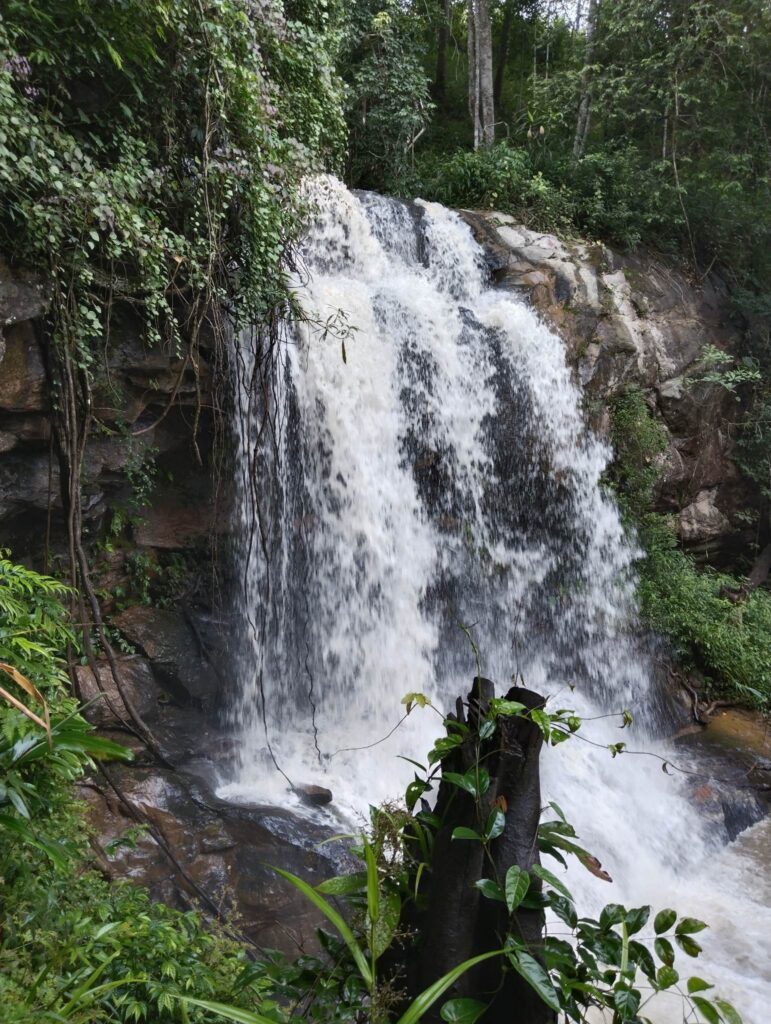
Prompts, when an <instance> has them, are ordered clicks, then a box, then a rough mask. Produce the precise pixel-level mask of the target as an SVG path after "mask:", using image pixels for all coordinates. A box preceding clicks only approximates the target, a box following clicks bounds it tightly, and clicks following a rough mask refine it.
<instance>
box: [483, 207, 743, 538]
mask: <svg viewBox="0 0 771 1024" xmlns="http://www.w3.org/2000/svg"><path fill="white" fill-rule="evenodd" d="M463 216H464V217H465V218H466V220H467V221H468V223H469V224H470V226H471V228H472V230H473V231H474V233H475V235H476V237H477V239H478V241H479V242H480V243H481V244H482V246H483V247H484V250H485V253H486V256H487V261H488V264H489V267H490V270H491V273H492V276H493V279H494V280H495V282H496V283H497V284H498V285H499V286H500V287H504V288H510V289H512V290H514V291H517V292H519V293H521V294H522V295H523V296H525V297H526V298H528V299H529V301H531V302H532V303H533V305H534V306H535V307H536V308H537V309H538V310H539V311H540V312H541V313H542V314H543V316H544V318H545V319H546V320H547V321H548V322H549V323H550V324H551V325H552V326H554V327H555V328H556V329H557V330H558V331H559V333H560V334H561V336H562V337H563V339H564V341H565V345H566V348H567V352H568V358H569V360H570V362H571V364H572V365H573V367H574V368H575V372H576V377H577V380H578V381H579V382H580V384H581V386H582V388H583V390H584V393H585V396H586V408H587V412H588V414H589V416H590V419H591V421H592V424H593V426H594V427H595V429H596V430H598V431H599V432H600V433H602V432H607V431H608V430H609V425H610V420H609V407H610V406H611V404H612V403H613V401H614V399H616V398H617V397H618V396H619V395H620V394H621V393H622V392H623V391H624V390H626V389H627V388H629V387H630V386H636V387H639V388H640V389H641V390H642V391H643V392H644V393H645V395H646V398H647V401H648V404H649V406H650V408H651V410H652V412H654V413H655V415H656V416H657V418H658V420H659V421H660V423H661V424H662V425H663V426H664V428H665V430H666V436H667V451H666V452H665V454H664V456H663V457H662V470H663V471H662V474H661V478H660V481H659V485H658V492H657V501H658V506H659V508H660V510H661V511H666V512H670V513H672V514H673V515H674V516H675V517H676V520H677V524H678V528H679V532H680V537H681V540H682V541H683V543H684V544H686V545H689V546H694V547H698V548H699V549H700V550H701V551H703V552H705V553H708V554H710V555H713V556H714V555H716V554H718V553H719V550H720V548H721V546H728V547H729V548H730V547H731V546H732V545H734V544H739V543H741V542H742V534H743V531H744V530H745V529H746V526H745V524H744V523H743V522H742V521H741V520H740V519H737V518H736V513H737V511H739V510H740V509H741V508H743V507H746V505H747V504H748V503H750V502H751V498H750V497H749V495H748V494H747V493H746V492H745V489H744V485H743V484H742V482H741V479H740V474H739V472H738V471H737V468H736V466H735V464H734V462H733V452H734V443H735V439H736V435H737V432H738V430H737V425H738V422H739V420H740V417H741V415H742V412H743V409H742V405H741V403H740V402H738V401H737V400H736V398H735V397H734V396H733V395H731V394H729V393H727V392H726V391H725V390H724V389H722V388H720V387H718V386H715V385H709V384H699V383H697V382H696V378H698V377H699V375H700V373H699V371H700V361H701V359H702V355H703V353H704V351H705V349H707V347H708V346H714V347H715V348H717V349H720V350H722V351H724V352H726V353H728V354H729V355H730V354H731V353H733V352H735V351H736V349H737V345H738V342H739V340H740V330H741V328H740V325H738V324H737V323H735V322H733V321H732V319H731V314H730V310H729V301H728V299H729V296H728V294H727V291H726V289H725V287H724V286H723V284H722V283H721V281H720V280H719V279H718V278H717V277H715V276H713V275H708V276H707V277H706V278H705V279H704V280H703V281H700V282H696V283H694V282H693V281H692V280H690V279H689V278H688V276H687V275H686V274H685V273H684V272H682V271H680V270H678V269H676V268H673V267H671V266H667V265H666V264H665V263H663V262H662V261H660V260H657V259H654V258H652V257H650V256H645V255H639V256H627V255H620V254H618V253H615V252H613V251H612V250H611V249H609V248H607V246H604V245H601V244H592V243H589V242H583V241H572V242H571V241H566V240H563V239H560V238H557V237H556V236H554V235H549V234H539V233H537V232H534V231H530V230H528V229H527V228H524V227H522V226H520V225H517V224H516V223H515V222H514V221H513V219H512V218H511V217H509V216H507V215H505V214H500V213H464V214H463Z"/></svg>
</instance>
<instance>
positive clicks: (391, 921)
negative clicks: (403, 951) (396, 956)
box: [371, 891, 402, 960]
mask: <svg viewBox="0 0 771 1024" xmlns="http://www.w3.org/2000/svg"><path fill="white" fill-rule="evenodd" d="M401 911H402V901H401V899H400V898H399V894H398V892H393V891H389V892H386V893H384V894H382V895H381V897H380V916H379V917H378V919H377V921H376V922H375V927H374V929H373V943H372V944H373V948H372V951H371V952H372V954H373V955H374V957H375V959H376V960H377V959H378V958H379V957H381V956H382V955H383V953H385V951H386V950H387V949H388V947H389V946H390V945H391V943H392V942H393V938H394V934H395V932H396V929H397V928H398V927H399V918H400V916H401Z"/></svg>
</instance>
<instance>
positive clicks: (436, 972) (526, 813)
mask: <svg viewBox="0 0 771 1024" xmlns="http://www.w3.org/2000/svg"><path fill="white" fill-rule="evenodd" d="M493 696H494V688H493V684H492V683H491V682H490V681H489V680H487V679H477V680H475V682H474V688H473V689H472V691H471V693H470V694H469V696H468V718H467V720H468V724H469V726H470V727H471V730H472V732H471V734H470V736H469V738H468V739H467V740H466V741H465V742H464V744H463V745H462V746H461V747H459V748H457V749H456V750H455V751H454V752H453V754H452V755H451V756H450V757H448V758H446V759H445V762H444V765H443V771H454V772H459V773H463V772H465V771H467V770H468V769H469V768H470V767H471V766H472V765H473V764H477V763H479V762H480V761H481V762H482V763H483V764H484V766H485V768H486V769H487V771H488V772H489V774H490V779H491V782H490V787H489V789H488V790H487V792H486V793H485V794H484V796H483V797H482V798H481V800H480V801H476V800H475V798H474V797H473V796H472V795H471V794H469V793H466V792H465V791H463V790H460V789H459V788H458V787H457V786H454V785H452V784H450V783H448V782H444V781H443V782H442V784H441V786H440V788H439V794H438V798H437V803H436V809H435V813H436V815H437V817H439V818H440V819H441V820H442V824H441V826H440V827H439V829H438V831H437V833H436V837H435V840H434V847H433V853H432V857H431V860H432V864H431V876H430V877H431V882H430V888H429V891H428V903H427V907H426V909H425V911H424V912H423V913H422V914H421V919H420V920H419V921H418V922H417V924H418V927H419V929H420V932H421V934H422V944H421V952H420V954H419V957H420V958H419V961H418V963H417V965H416V968H417V969H416V972H415V976H414V978H413V979H412V986H411V987H413V988H415V990H416V991H420V990H422V989H424V988H425V987H427V986H428V985H430V984H432V983H433V982H435V981H436V980H437V979H438V978H440V977H441V976H442V975H443V974H445V973H446V972H447V971H449V970H450V969H451V968H453V967H455V966H457V964H459V963H461V962H462V961H464V960H466V959H468V958H469V957H472V956H475V955H477V954H479V953H484V952H487V951H490V950H494V949H499V948H501V946H502V944H503V941H504V940H505V937H506V935H507V934H508V933H509V932H513V933H514V934H516V935H517V936H518V937H520V938H521V939H522V940H524V942H526V943H527V945H528V946H529V947H530V949H531V951H533V953H534V955H536V956H537V950H538V947H539V946H540V945H541V943H542V941H543V929H544V916H543V913H542V912H541V911H540V910H523V909H517V910H515V911H514V914H513V915H509V912H508V909H507V907H506V905H505V904H504V903H501V902H499V901H497V900H490V899H488V898H486V897H485V896H483V895H482V894H481V893H480V891H479V889H478V888H477V887H476V886H475V884H474V883H475V882H477V881H479V879H481V878H493V879H497V880H499V882H500V883H502V880H503V879H505V877H506V872H507V870H508V869H509V868H510V867H511V866H512V865H514V864H516V865H518V866H519V867H521V868H523V869H524V870H529V869H530V868H532V866H533V864H535V863H538V861H539V857H538V843H537V830H538V821H539V818H540V813H541V790H540V780H539V764H538V759H539V754H540V750H541V745H542V736H541V732H540V730H539V729H538V727H537V726H536V725H534V724H533V722H531V721H530V720H529V719H522V718H519V717H511V718H504V717H502V718H500V719H499V720H498V728H497V731H496V733H495V734H494V736H493V737H492V738H491V739H488V740H483V741H480V739H479V736H478V732H477V730H478V728H479V724H480V722H481V719H482V718H483V716H484V715H485V713H486V710H487V706H488V704H489V701H490V698H491V697H493ZM506 696H507V699H509V700H515V701H519V702H521V703H522V704H524V705H525V706H526V707H528V708H536V707H539V708H540V707H542V706H543V698H542V697H540V696H539V695H538V694H536V693H533V692H531V691H530V690H524V689H520V688H518V687H513V688H512V689H511V690H509V692H508V694H507V695H506ZM456 717H457V719H458V720H459V721H463V720H464V712H463V703H462V701H460V700H458V705H457V715H456ZM495 807H498V808H500V809H502V810H503V809H504V808H505V810H504V813H505V815H506V824H505V827H504V831H503V833H502V834H501V835H500V836H499V837H498V838H497V839H494V840H492V842H491V843H490V844H489V848H488V854H487V855H486V854H485V850H484V847H483V846H482V844H481V843H480V842H476V841H473V840H453V839H452V834H453V831H454V830H455V829H456V828H457V827H458V826H464V827H466V828H472V829H474V830H475V831H480V829H482V828H483V823H484V821H485V820H486V818H487V815H488V814H489V813H490V811H491V810H492V809H494V808H495ZM456 997H467V998H475V999H481V1000H483V1001H484V1002H487V1003H489V1006H488V1009H487V1011H486V1012H485V1014H484V1017H483V1020H484V1024H512V1021H515V1020H516V1021H523V1022H527V1024H550V1022H553V1021H554V1020H555V1016H554V1014H553V1013H552V1011H551V1010H550V1009H549V1008H548V1007H547V1006H546V1004H545V1003H543V1002H542V1001H541V999H540V998H539V997H538V995H537V994H536V993H535V992H534V991H533V989H532V988H531V987H530V986H529V985H528V984H527V982H525V981H524V980H523V979H522V978H521V977H520V976H519V974H517V973H516V972H515V971H512V970H510V971H506V972H504V971H503V970H502V964H501V960H500V958H497V957H496V958H492V959H490V960H488V961H485V962H484V963H482V964H479V965H477V967H475V968H473V969H472V970H470V971H467V972H466V973H465V974H464V975H462V976H461V978H460V979H459V980H458V982H457V983H456V984H455V985H454V986H453V988H452V989H451V990H450V991H449V992H448V994H447V998H456ZM514 1008H516V1010H515V1012H513V1010H514ZM423 1019H424V1021H425V1022H426V1024H430V1022H431V1024H433V1022H438V1021H439V1009H438V1006H437V1008H436V1009H435V1010H433V1011H431V1012H430V1013H428V1014H426V1015H425V1016H424V1018H423Z"/></svg>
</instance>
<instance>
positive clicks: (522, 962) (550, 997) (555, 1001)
mask: <svg viewBox="0 0 771 1024" xmlns="http://www.w3.org/2000/svg"><path fill="white" fill-rule="evenodd" d="M507 956H508V959H509V962H510V963H511V966H512V967H513V968H514V970H515V971H516V972H517V974H519V975H520V976H521V977H523V978H524V979H525V981H526V982H527V983H528V985H530V987H531V988H533V989H534V990H535V991H536V992H537V993H538V995H539V996H540V997H541V999H542V1001H543V1002H544V1003H546V1005H547V1006H548V1007H550V1008H551V1009H552V1010H559V1008H560V1002H559V996H558V995H557V993H556V992H555V990H554V986H553V985H552V983H551V978H550V977H549V975H548V974H547V973H546V971H545V970H544V968H543V966H542V965H541V964H539V963H538V961H537V960H536V959H535V957H534V956H533V955H532V954H531V953H528V952H527V950H525V949H514V950H512V951H511V952H510V953H508V954H507Z"/></svg>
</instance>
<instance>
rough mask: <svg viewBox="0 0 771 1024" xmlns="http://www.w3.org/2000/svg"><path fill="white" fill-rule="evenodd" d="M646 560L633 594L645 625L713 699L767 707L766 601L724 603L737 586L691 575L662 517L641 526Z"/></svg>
mask: <svg viewBox="0 0 771 1024" xmlns="http://www.w3.org/2000/svg"><path fill="white" fill-rule="evenodd" d="M640 535H641V538H642V540H643V543H644V545H645V548H646V552H647V554H646V559H645V561H644V562H643V564H642V567H641V572H640V585H639V595H640V602H641V607H642V611H643V613H644V616H645V618H646V620H647V621H648V622H649V623H650V624H651V625H652V626H653V627H654V629H657V630H659V631H660V632H661V633H663V634H664V635H665V636H667V637H668V638H669V639H670V640H671V642H672V643H673V644H674V646H675V649H676V651H677V653H678V655H679V656H680V657H681V659H682V660H683V661H684V662H685V663H686V665H690V666H692V667H694V668H696V669H698V670H700V671H701V672H703V673H704V675H705V676H706V677H707V680H708V681H709V682H710V684H711V689H712V691H713V693H715V694H716V695H723V696H729V697H732V698H733V699H736V700H738V701H740V702H741V703H745V704H750V705H754V706H757V707H767V706H768V705H769V703H770V702H771V594H769V593H768V591H765V590H755V591H753V593H751V594H750V595H749V597H748V598H747V599H746V600H745V601H743V602H741V603H736V602H734V601H731V600H729V599H728V597H727V596H726V595H727V594H729V593H732V592H734V593H735V592H736V591H737V590H738V588H739V584H740V581H739V580H738V579H737V578H736V577H735V576H731V575H728V574H726V573H719V572H714V571H712V570H709V569H707V570H703V569H698V568H697V567H696V565H695V564H694V562H693V560H692V559H691V558H690V557H689V556H688V555H687V554H685V553H684V552H683V551H681V550H679V549H678V548H677V546H676V542H675V538H674V535H673V533H672V530H671V529H669V528H668V526H667V524H666V521H662V519H661V517H656V516H652V517H650V518H649V519H648V520H647V521H646V522H644V523H642V524H641V529H640Z"/></svg>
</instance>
